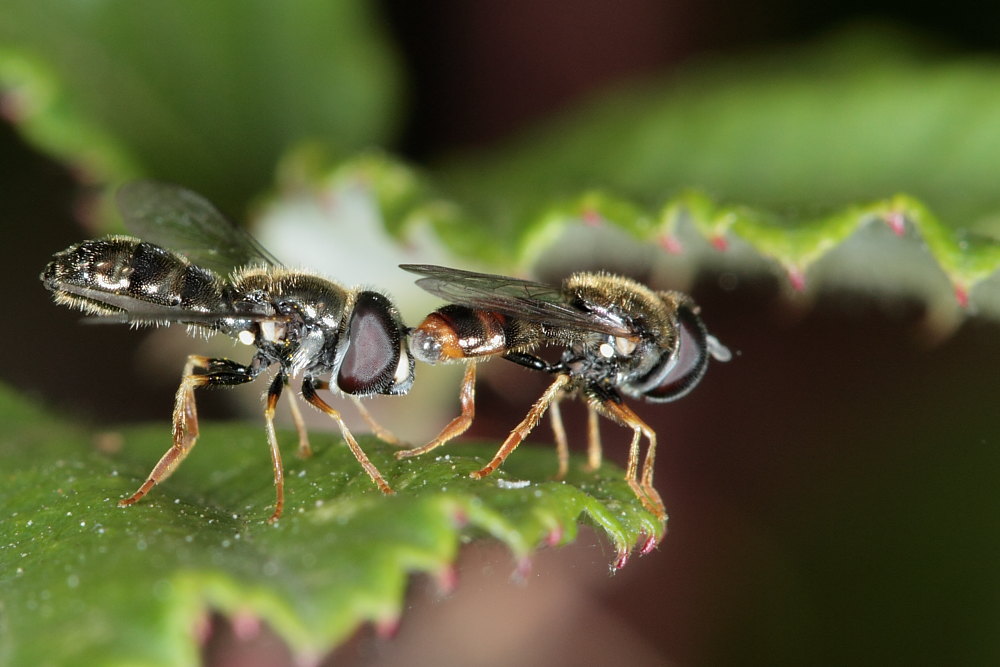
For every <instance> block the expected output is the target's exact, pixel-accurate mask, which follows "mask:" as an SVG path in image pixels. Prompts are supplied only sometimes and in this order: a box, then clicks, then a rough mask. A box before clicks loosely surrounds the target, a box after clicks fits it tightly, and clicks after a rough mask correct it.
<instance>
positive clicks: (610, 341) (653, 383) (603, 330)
mask: <svg viewBox="0 0 1000 667" xmlns="http://www.w3.org/2000/svg"><path fill="white" fill-rule="evenodd" d="M401 268H403V269H405V270H407V271H410V272H412V273H416V274H418V275H421V276H423V277H422V278H420V279H419V280H418V281H417V284H418V285H419V286H420V287H422V288H424V289H425V290H427V291H428V292H430V293H431V294H434V295H435V296H438V297H441V298H442V299H444V300H445V301H447V302H448V303H449V305H446V306H444V307H442V308H440V309H438V310H436V311H435V312H433V313H431V314H430V315H428V316H427V318H425V319H424V321H423V322H421V323H420V325H418V326H417V327H416V328H415V329H413V330H412V331H411V332H410V351H411V352H412V354H413V356H414V357H416V358H417V359H418V360H420V361H423V362H426V363H431V364H433V363H439V362H452V361H465V362H467V366H466V370H465V376H464V379H463V381H462V386H461V391H460V400H461V406H462V411H461V414H460V415H459V416H458V417H456V418H455V419H453V420H452V421H451V422H450V423H449V424H448V425H447V426H445V428H444V429H443V430H442V431H441V433H440V434H439V435H438V436H437V437H436V438H435V439H433V440H432V441H430V442H429V443H427V444H426V445H424V446H423V447H418V448H416V449H409V450H404V451H400V452H398V453H397V456H399V457H408V456H416V455H419V454H424V453H426V452H428V451H430V450H432V449H435V448H437V447H439V446H441V445H443V444H444V443H446V442H448V441H449V440H451V439H453V438H455V437H457V436H458V435H460V434H462V433H463V432H464V431H465V430H466V429H468V428H469V426H470V425H471V423H472V419H473V416H474V411H475V405H474V403H475V400H474V397H475V393H474V392H475V381H476V362H477V361H480V360H483V359H488V358H492V357H503V358H505V359H508V360H510V361H513V362H515V363H518V364H520V365H523V366H527V367H528V368H533V369H536V370H539V371H543V372H546V373H550V374H552V375H554V376H555V380H553V382H552V384H550V385H549V387H548V388H547V389H546V390H545V392H544V393H543V394H542V396H541V398H539V399H538V400H537V401H536V402H535V404H534V405H533V406H532V407H531V409H530V410H529V411H528V414H527V416H525V418H524V419H523V420H522V421H521V423H520V424H518V425H517V426H516V427H515V428H514V430H513V431H511V433H510V435H509V436H508V437H507V439H506V440H505V441H504V443H503V444H502V445H501V446H500V449H499V450H498V451H497V453H496V455H495V456H494V457H493V459H492V460H491V461H490V462H489V463H488V464H486V466H484V467H483V468H482V469H481V470H478V471H476V472H474V473H472V476H473V477H476V478H482V477H485V476H486V475H489V474H490V473H492V472H493V471H494V470H496V469H497V467H499V466H500V465H501V464H502V463H503V461H504V459H506V458H507V456H508V455H510V453H511V452H513V451H514V449H515V448H516V447H517V446H518V445H519V444H520V443H521V441H522V440H524V438H525V437H527V435H528V434H529V433H530V432H531V430H532V429H533V428H534V427H535V426H536V425H537V424H538V421H539V420H540V419H541V418H542V415H544V413H545V411H546V410H551V411H552V418H553V427H554V428H553V430H554V432H555V434H556V445H557V451H558V452H559V474H560V476H562V475H563V474H565V472H566V469H567V465H568V446H567V443H566V436H565V431H564V429H563V426H562V420H561V417H560V414H559V411H558V406H559V401H560V399H562V398H563V397H566V396H570V395H574V396H579V397H582V398H583V400H584V401H585V402H586V404H587V408H588V416H589V419H588V435H589V437H588V440H589V464H590V466H591V467H592V468H596V467H597V466H599V465H600V460H601V447H600V439H599V435H598V427H597V417H598V415H601V416H604V417H606V418H607V419H610V420H611V421H613V422H615V423H617V424H620V425H622V426H625V427H627V428H630V429H632V431H633V436H632V442H631V445H630V447H629V457H628V464H627V468H626V474H625V477H626V480H627V481H628V484H629V485H630V486H631V487H632V490H633V491H634V492H635V494H636V496H637V497H638V498H639V500H640V501H642V503H643V504H644V505H645V506H646V508H647V509H649V510H650V511H651V512H653V513H654V514H655V515H656V516H657V518H659V519H660V520H661V521H662V520H665V519H666V511H665V509H664V506H663V501H662V500H661V499H660V495H659V494H658V493H657V491H656V489H655V488H654V487H653V460H654V456H655V452H656V434H655V433H654V432H653V430H652V429H651V428H650V427H649V426H647V425H646V424H645V423H644V422H643V421H642V420H641V419H640V418H639V417H638V415H636V414H635V412H633V411H632V409H631V408H629V407H628V406H627V405H626V404H625V402H624V401H623V396H622V395H623V394H624V395H626V396H631V397H635V398H643V399H645V400H647V401H652V402H666V401H673V400H676V399H678V398H681V397H682V396H684V395H685V394H687V393H688V392H689V391H691V389H692V388H694V386H695V385H696V384H697V383H698V381H699V380H701V378H702V376H703V375H704V374H705V370H706V368H707V366H708V359H709V357H710V356H711V357H713V358H715V359H717V360H719V361H727V360H728V359H729V358H730V356H731V355H730V352H729V350H728V349H727V348H726V347H725V346H723V345H722V344H721V343H719V341H718V340H716V339H715V337H714V336H711V335H709V334H708V332H707V330H706V329H705V325H704V324H703V323H702V321H701V318H700V317H699V315H698V307H697V306H696V305H695V304H694V302H693V301H692V300H691V298H690V297H688V296H686V295H685V294H682V293H681V292H673V291H670V292H663V291H660V292H657V291H653V290H651V289H649V288H648V287H646V286H644V285H642V284H640V283H638V282H636V281H634V280H631V279H629V278H624V277H621V276H615V275H610V274H606V273H576V274H574V275H572V276H570V277H569V278H567V279H566V280H565V281H564V282H563V283H562V285H560V286H551V285H545V284H541V283H536V282H531V281H527V280H519V279H516V278H508V277H504V276H496V275H489V274H484V273H473V272H470V271H461V270H458V269H448V268H444V267H439V266H429V265H412V264H404V265H402V267H401ZM543 346H556V347H560V348H562V354H561V357H560V359H559V360H558V361H557V362H555V363H549V362H547V361H545V360H543V359H541V358H539V357H537V356H535V355H534V354H533V352H534V351H535V350H536V349H537V348H540V347H543ZM642 436H645V437H646V439H647V440H648V442H649V447H648V449H647V450H646V458H645V461H644V462H643V465H642V473H641V475H640V474H639V445H640V440H641V437H642Z"/></svg>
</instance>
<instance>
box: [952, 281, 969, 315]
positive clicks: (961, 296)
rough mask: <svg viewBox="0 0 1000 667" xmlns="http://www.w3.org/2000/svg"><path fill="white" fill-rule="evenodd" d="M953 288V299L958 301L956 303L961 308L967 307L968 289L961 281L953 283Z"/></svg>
mask: <svg viewBox="0 0 1000 667" xmlns="http://www.w3.org/2000/svg"><path fill="white" fill-rule="evenodd" d="M953 289H954V290H955V300H956V301H958V305H959V306H961V307H962V308H963V309H964V308H968V307H969V290H968V289H967V288H966V287H965V285H962V284H961V283H954V284H953Z"/></svg>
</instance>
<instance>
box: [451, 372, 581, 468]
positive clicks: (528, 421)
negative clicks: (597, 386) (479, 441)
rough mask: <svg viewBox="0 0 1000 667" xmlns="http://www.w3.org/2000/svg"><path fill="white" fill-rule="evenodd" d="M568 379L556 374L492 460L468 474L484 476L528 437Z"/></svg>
mask: <svg viewBox="0 0 1000 667" xmlns="http://www.w3.org/2000/svg"><path fill="white" fill-rule="evenodd" d="M569 381H570V378H569V376H568V375H562V374H560V375H557V376H556V379H555V382H553V383H552V384H550V385H549V387H548V389H546V390H545V392H544V393H543V394H542V396H541V397H540V398H539V399H538V400H537V401H535V404H534V405H532V406H531V409H530V410H528V414H527V415H525V417H524V419H523V420H522V421H521V423H520V424H518V425H517V426H515V427H514V430H513V431H511V432H510V435H508V436H507V439H506V440H504V441H503V444H502V445H500V449H498V450H497V453H496V454H495V455H494V456H493V460H491V461H490V462H489V463H487V464H486V465H485V466H483V467H482V468H481V469H480V470H477V471H476V472H474V473H471V474H470V475H469V476H470V477H473V478H475V479H482V478H483V477H486V476H487V475H489V474H490V473H491V472H493V471H494V470H496V469H497V468H499V467H500V464H502V463H503V462H504V460H505V459H506V458H507V457H508V456H510V454H511V452H513V451H514V450H515V449H517V446H518V445H520V444H521V442H522V441H523V440H524V439H525V438H526V437H528V434H529V433H531V430H532V429H533V428H535V426H537V425H538V421H539V420H540V419H541V418H542V415H544V414H545V411H546V410H547V409H548V408H549V406H550V405H552V403H553V401H555V400H557V399H558V398H559V396H560V395H561V393H562V391H563V388H564V387H565V386H566V384H567V383H568V382H569Z"/></svg>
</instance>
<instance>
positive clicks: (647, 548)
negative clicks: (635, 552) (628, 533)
mask: <svg viewBox="0 0 1000 667" xmlns="http://www.w3.org/2000/svg"><path fill="white" fill-rule="evenodd" d="M644 537H645V541H643V538H644ZM639 540H640V541H642V546H641V547H639V553H640V554H641V555H643V556H645V555H646V554H648V553H651V552H653V551H654V550H655V549H656V547H658V546H660V540H659V538H657V536H656V535H644V534H641V533H640V535H639Z"/></svg>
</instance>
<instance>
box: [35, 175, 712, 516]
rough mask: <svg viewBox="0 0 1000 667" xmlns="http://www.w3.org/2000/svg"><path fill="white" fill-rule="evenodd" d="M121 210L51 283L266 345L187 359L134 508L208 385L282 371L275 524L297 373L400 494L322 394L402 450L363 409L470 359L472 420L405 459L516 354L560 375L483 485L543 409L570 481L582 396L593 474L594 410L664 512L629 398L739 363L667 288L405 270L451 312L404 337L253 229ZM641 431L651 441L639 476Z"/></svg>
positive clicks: (147, 207) (174, 210) (140, 188)
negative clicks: (417, 375) (283, 411)
mask: <svg viewBox="0 0 1000 667" xmlns="http://www.w3.org/2000/svg"><path fill="white" fill-rule="evenodd" d="M118 205H119V208H120V210H121V213H122V216H123V218H124V221H125V224H126V227H127V229H128V230H129V231H130V232H131V233H133V234H135V237H131V236H109V237H105V238H102V239H96V240H90V241H84V242H82V243H78V244H76V245H73V246H71V247H69V248H67V249H66V250H64V251H62V252H60V253H57V254H56V255H55V256H54V257H53V258H52V261H51V262H49V264H48V266H46V268H45V271H44V272H43V273H42V275H41V279H42V281H43V283H44V285H45V287H46V288H48V289H49V290H51V291H52V292H53V297H54V299H55V301H56V302H57V303H60V304H62V305H66V306H69V307H71V308H76V309H78V310H81V311H84V312H85V313H87V314H89V315H95V316H99V317H102V318H113V319H117V320H120V321H122V322H126V323H129V324H132V325H150V324H174V323H180V324H185V325H187V326H188V327H189V330H191V331H194V332H200V333H204V334H210V333H214V332H218V333H223V334H225V335H227V336H230V337H232V338H235V339H236V340H238V341H239V342H241V343H244V344H246V345H250V346H253V347H254V348H256V352H255V353H254V355H253V358H252V359H251V360H250V362H249V363H248V364H240V363H237V362H235V361H232V360H229V359H222V358H210V357H205V356H200V355H190V356H189V357H188V359H187V363H186V364H185V366H184V372H183V375H182V378H181V384H180V387H179V388H178V389H177V394H176V398H175V402H174V411H173V442H172V444H171V446H170V448H169V449H168V450H167V451H166V453H164V454H163V456H162V458H160V460H159V462H158V463H157V464H156V466H155V467H154V468H153V470H152V471H151V472H150V473H149V476H148V477H147V479H146V480H145V482H143V484H142V485H141V486H140V487H139V488H138V490H136V492H135V493H133V494H132V495H131V496H129V497H128V498H124V499H122V500H121V501H119V505H123V506H124V505H131V504H133V503H135V502H137V501H138V500H139V499H141V498H142V497H143V496H145V495H146V494H147V493H148V492H149V491H150V489H152V488H153V486H155V485H156V484H158V483H159V482H162V481H163V480H165V479H166V478H167V477H168V476H169V475H170V473H172V472H173V471H174V469H176V467H177V466H178V465H179V464H180V462H181V461H182V460H183V459H184V457H185V456H187V454H188V453H189V452H190V451H191V448H192V447H193V446H194V444H195V442H196V441H197V438H198V414H197V410H196V407H195V397H194V390H195V389H197V388H198V387H204V386H229V385H237V384H244V383H247V382H251V381H253V380H254V379H255V378H257V377H258V376H259V375H260V374H261V373H262V372H264V371H265V370H266V369H269V368H271V367H275V366H276V367H277V371H276V372H275V373H274V376H273V377H272V379H271V383H270V385H269V387H268V390H267V398H266V402H265V408H264V419H265V424H266V432H267V442H268V445H269V447H270V451H271V459H272V463H273V467H274V486H275V495H276V498H275V506H274V512H273V514H272V515H271V517H270V519H269V520H270V521H275V520H277V519H278V518H279V517H280V516H281V513H282V509H283V507H284V482H283V467H282V463H281V453H280V451H279V448H278V441H277V438H276V436H275V430H274V412H275V408H276V406H277V404H278V400H279V398H280V397H281V394H282V391H283V390H284V388H285V386H286V385H287V384H288V382H289V380H290V379H292V378H296V379H299V378H301V384H300V387H301V395H302V397H303V398H304V399H305V400H306V402H308V403H310V404H311V405H312V406H313V407H315V408H318V409H319V410H320V411H322V412H324V413H326V414H327V415H329V416H330V417H331V418H332V419H333V420H334V421H335V422H336V423H337V425H338V426H339V427H340V430H341V433H342V434H343V437H344V440H345V441H346V442H347V444H348V446H349V447H350V449H351V451H352V453H353V454H354V456H355V457H356V458H357V460H358V462H359V463H360V464H361V467H362V468H363V469H364V470H365V472H366V473H367V474H368V476H369V477H371V479H372V481H373V482H374V483H375V485H376V486H377V487H378V488H379V490H380V491H382V493H385V494H391V493H393V490H392V487H390V486H389V483H388V482H387V481H386V480H385V478H384V477H383V476H382V474H381V473H380V472H379V471H378V469H377V468H376V467H375V465H374V464H372V462H371V461H370V460H369V459H368V457H367V456H366V455H365V453H364V451H363V450H362V449H361V447H360V446H359V445H358V443H357V441H356V440H355V439H354V436H353V435H352V434H351V432H350V430H349V429H348V427H347V425H346V424H345V423H344V420H343V419H342V417H341V415H340V412H338V411H337V410H336V409H334V408H333V407H332V406H330V405H329V404H328V403H327V402H326V401H325V400H324V399H323V398H322V397H321V396H320V395H319V393H318V392H319V391H320V390H323V389H335V390H336V391H339V392H340V393H343V394H346V395H347V396H349V397H351V398H352V399H353V400H354V402H355V403H356V405H357V407H358V409H359V411H360V413H361V415H362V416H363V417H364V418H365V420H366V421H367V422H368V424H369V425H370V426H371V427H372V429H373V431H374V432H375V434H376V435H377V436H378V437H380V438H381V439H383V440H386V441H389V442H393V443H395V444H399V443H398V441H397V440H396V439H395V437H394V436H392V434H390V433H389V432H388V431H385V430H384V429H382V428H381V427H380V426H379V425H378V424H377V422H375V421H374V419H373V418H372V417H371V416H370V415H369V414H368V412H367V411H366V410H365V409H364V406H363V405H362V404H361V402H360V400H358V399H359V398H360V397H364V396H371V395H376V394H383V395H399V394H405V393H406V392H407V391H409V389H410V387H411V386H412V384H413V378H414V360H415V359H417V360H420V361H422V362H426V363H431V364H434V363H439V362H453V361H464V362H466V363H467V366H466V371H465V375H464V379H463V381H462V385H461V390H460V402H461V414H460V415H459V416H458V417H456V418H455V419H453V420H452V421H451V422H450V423H449V424H448V425H447V426H445V428H444V429H443V430H442V431H441V433H440V434H439V435H438V436H437V437H436V438H435V439H434V440H432V441H431V442H429V443H428V444H426V445H424V446H422V447H417V448H415V449H402V450H400V451H399V452H397V457H398V458H405V457H409V456H415V455H418V454H424V453H426V452H428V451H430V450H432V449H435V448H437V447H438V446H440V445H443V444H444V443H446V442H448V441H449V440H451V439H453V438H455V437H457V436H459V435H461V434H462V433H463V432H465V431H466V430H467V429H468V428H469V426H470V425H471V423H472V420H473V416H474V396H475V380H476V362H477V361H480V360H483V359H489V358H492V357H503V358H505V359H508V360H510V361H513V362H515V363H517V364H520V365H522V366H526V367H528V368H531V369H535V370H538V371H542V372H545V373H549V374H550V375H553V376H554V380H553V381H552V383H551V384H550V385H549V387H548V388H547V389H546V390H545V392H544V393H543V394H542V396H541V398H539V399H538V401H537V402H536V403H535V404H534V405H533V406H532V407H531V409H530V410H529V412H528V414H527V416H526V417H525V418H524V419H523V420H522V421H521V423H520V424H518V425H517V427H515V428H514V430H513V431H511V433H510V435H509V436H508V437H507V439H506V440H505V441H504V443H503V445H502V446H501V447H500V449H499V450H498V451H497V453H496V456H494V457H493V459H492V460H491V461H490V462H489V463H487V464H486V465H485V466H484V467H483V468H482V469H481V470H478V471H476V472H474V473H472V476H473V477H476V478H481V477H485V476H486V475H489V474H490V473H491V472H493V471H494V470H496V468H497V467H499V466H500V464H502V463H503V461H504V459H505V458H506V457H507V456H508V455H509V454H510V453H511V452H512V451H513V450H514V449H515V448H516V447H517V446H518V444H520V443H521V441H522V440H523V439H524V438H525V437H526V436H527V435H528V434H529V433H530V432H531V430H532V429H533V428H534V427H535V425H536V424H537V423H538V421H539V420H540V419H541V417H542V416H543V414H544V413H545V412H546V410H550V411H551V413H552V418H553V425H554V432H555V434H556V445H557V451H558V454H559V474H560V475H562V474H564V473H565V472H566V469H567V465H568V446H567V442H566V435H565V432H564V430H563V428H562V420H561V417H560V414H559V409H558V406H559V401H560V399H562V398H564V397H566V396H570V395H575V396H579V397H582V398H583V399H584V401H585V402H586V404H587V408H588V412H589V421H588V426H589V428H588V440H589V450H588V451H589V464H590V466H592V467H597V466H599V465H600V456H601V454H600V452H601V449H600V441H599V436H598V430H597V420H598V415H600V416H604V417H606V418H608V419H610V420H611V421H613V422H615V423H617V424H620V425H622V426H625V427H627V428H630V429H632V431H633V435H632V442H631V446H630V448H629V457H628V464H627V471H626V479H627V481H628V483H629V485H630V486H631V488H632V489H633V491H634V492H635V494H636V496H637V497H638V498H639V500H641V501H642V503H643V504H644V505H645V506H646V508H647V509H649V510H650V511H651V512H653V513H654V514H656V516H657V517H658V518H659V519H661V520H664V519H665V518H666V512H665V511H664V506H663V502H662V500H661V499H660V496H659V494H658V493H657V492H656V489H655V488H654V487H653V457H654V454H655V448H656V434H655V433H654V432H653V430H652V429H651V428H650V427H649V426H647V425H646V424H645V423H644V422H643V421H642V420H641V419H640V418H639V417H638V416H637V415H636V414H635V413H634V412H633V411H632V410H631V409H630V408H629V407H628V406H627V405H626V404H625V403H624V401H623V397H622V395H623V394H625V395H627V396H632V397H637V398H644V399H646V400H648V401H653V402H663V401H671V400H675V399H677V398H680V397H681V396H683V395H685V394H686V393H687V392H688V391H690V390H691V389H692V388H693V387H694V386H695V384H697V383H698V381H699V380H700V379H701V377H702V376H703V375H704V373H705V369H706V367H707V364H708V358H709V356H711V357H714V358H715V359H717V360H720V361H726V360H728V359H729V357H730V354H729V351H728V350H727V349H726V348H725V347H724V346H723V345H721V344H720V343H719V342H718V341H717V340H716V339H715V338H714V337H713V336H711V335H709V334H708V333H707V331H706V329H705V326H704V324H703V323H702V321H701V319H700V318H699V316H698V308H697V306H695V304H694V303H693V302H692V301H691V299H690V298H689V297H687V296H685V295H684V294H681V293H680V292H654V291H653V290H650V289H649V288H647V287H645V286H643V285H641V284H639V283H637V282H635V281H633V280H630V279H628V278H623V277H619V276H613V275H608V274H604V273H577V274H574V275H573V276H570V277H569V278H568V279H566V280H565V281H564V282H563V283H562V285H560V286H558V287H556V286H549V285H544V284H540V283H535V282H530V281H526V280H519V279H516V278H507V277H503V276H495V275H487V274H482V273H473V272H469V271H460V270H458V269H448V268H444V267H439V266H429V265H410V264H407V265H403V266H402V268H403V269H405V270H407V271H410V272H413V273H416V274H418V275H420V276H422V277H421V278H420V279H419V280H418V281H417V284H418V285H420V286H421V287H423V288H424V289H426V290H427V291H428V292H430V293H431V294H434V295H436V296H439V297H441V298H443V299H444V300H446V301H447V302H449V303H448V305H446V306H444V307H442V308H440V309H438V310H436V311H435V312H433V313H431V314H430V315H429V316H427V318H426V319H424V321H423V322H422V323H421V324H419V325H418V326H417V327H415V328H413V329H409V328H407V327H406V326H405V325H404V324H403V322H402V319H401V317H400V315H399V312H398V311H397V309H396V307H395V306H394V305H393V303H392V302H391V301H390V300H389V298H388V297H386V296H385V295H383V294H381V293H379V292H375V291H370V290H364V289H353V290H352V289H345V288H344V287H341V286H340V285H338V284H336V283H333V282H331V281H329V280H326V279H324V278H321V277H319V276H316V275H314V274H311V273H307V272H302V271H291V270H289V269H286V268H283V267H282V265H281V264H280V263H279V262H278V261H277V260H276V259H274V257H273V256H272V255H271V254H270V253H268V252H267V251H266V250H265V249H264V248H263V247H261V245H260V244H259V243H258V242H257V241H256V240H255V239H253V238H252V237H251V236H250V235H249V234H247V233H246V232H244V231H243V230H242V229H240V228H238V227H236V226H234V225H232V224H231V223H230V222H229V221H228V220H227V219H226V218H225V217H224V216H223V215H222V214H221V213H219V212H218V211H217V210H216V209H215V207H214V206H212V204H210V203H209V202H208V201H207V200H205V199H204V198H203V197H201V196H199V195H197V194H195V193H193V192H191V191H189V190H186V189H184V188H181V187H177V186H172V185H166V184H162V183H155V182H150V181H138V182H134V183H130V184H128V185H125V186H124V187H122V188H121V190H120V191H119V193H118ZM140 239H141V240H140ZM168 248H172V249H168ZM543 346H556V347H558V348H562V354H561V357H560V359H559V360H558V361H556V362H554V363H553V362H548V361H545V360H543V359H542V358H540V357H538V356H535V355H534V354H533V352H534V351H535V350H536V349H537V348H539V347H543ZM289 404H290V406H291V409H292V416H293V418H294V422H295V426H296V429H297V431H298V435H299V453H300V454H301V455H308V454H309V453H310V451H311V450H310V448H309V441H308V437H307V435H306V430H305V426H304V423H303V420H302V415H301V413H300V412H299V409H298V407H297V405H296V402H295V400H294V399H293V400H290V401H289ZM642 437H645V438H646V439H647V441H648V442H649V447H648V449H647V450H646V458H645V460H644V462H643V465H642V472H641V474H640V472H639V454H640V452H639V449H640V448H639V445H640V440H641V438H642Z"/></svg>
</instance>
